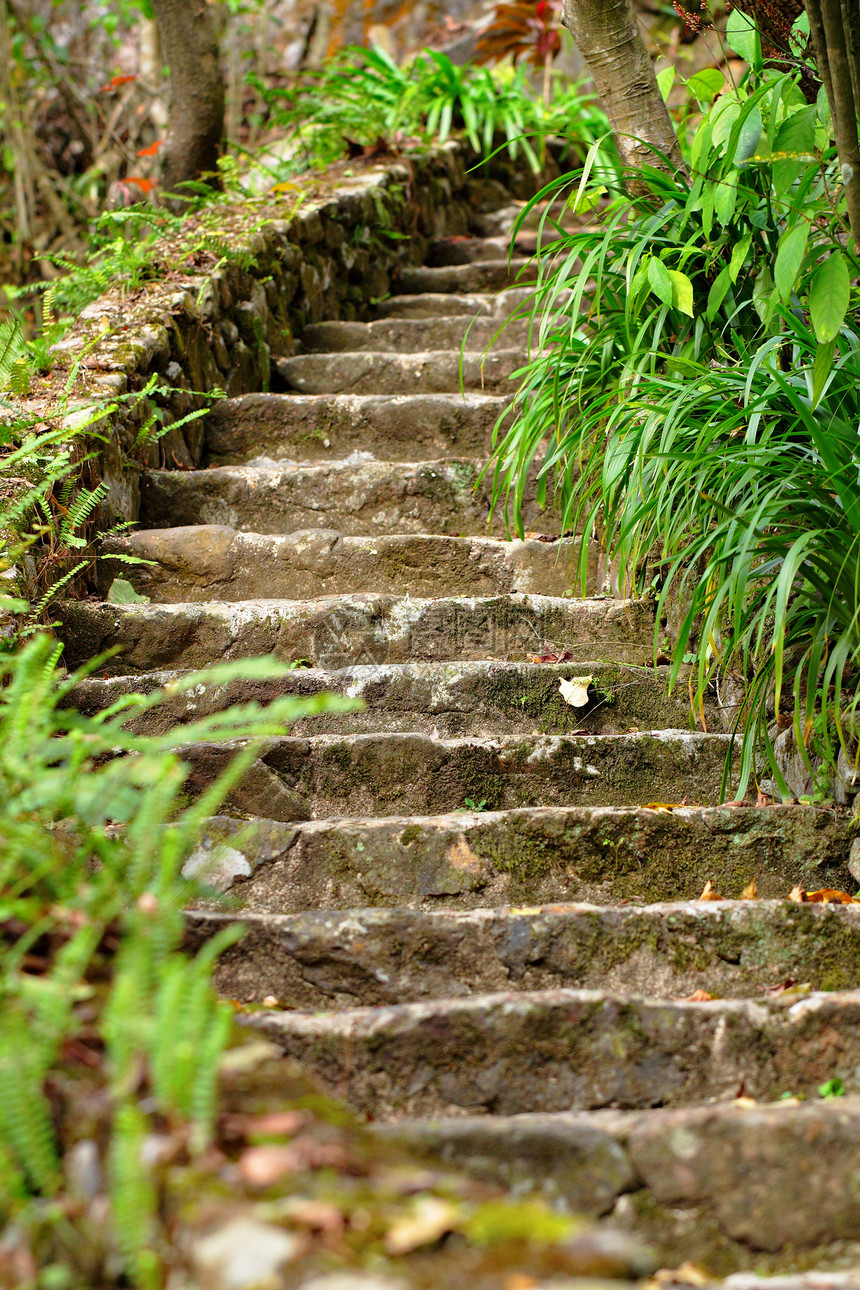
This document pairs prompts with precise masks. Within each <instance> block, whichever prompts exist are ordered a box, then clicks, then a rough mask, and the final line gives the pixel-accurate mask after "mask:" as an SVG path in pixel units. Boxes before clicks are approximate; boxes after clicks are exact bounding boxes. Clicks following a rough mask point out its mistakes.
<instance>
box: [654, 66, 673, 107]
mask: <svg viewBox="0 0 860 1290" xmlns="http://www.w3.org/2000/svg"><path fill="white" fill-rule="evenodd" d="M674 84H675V69H674V67H664V68H663V70H662V72H658V73H657V88H658V89H659V91H660V93H661V94H662V96H663V101H664V102H665V101H666V99H667V98H668V97H669V91H670V90H671V88H672V86H673V85H674Z"/></svg>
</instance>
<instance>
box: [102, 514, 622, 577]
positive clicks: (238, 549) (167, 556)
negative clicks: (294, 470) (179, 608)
mask: <svg viewBox="0 0 860 1290" xmlns="http://www.w3.org/2000/svg"><path fill="white" fill-rule="evenodd" d="M251 496H252V497H253V496H254V494H253V493H252V494H251ZM274 498H275V500H280V494H278V493H275V494H274ZM591 546H592V552H593V559H592V560H591V561H590V563H591V571H590V576H589V581H588V585H587V592H588V594H590V595H595V594H596V593H598V592H599V591H600V590H601V588H602V585H603V581H604V578H603V570H602V568H601V564H600V558H599V556H600V553H599V548H598V547H597V544H596V543H592V544H591ZM578 549H579V543H578V542H576V541H572V540H571V539H565V540H564V541H563V542H557V543H549V542H537V541H531V542H518V541H515V542H500V541H497V540H495V539H494V538H480V537H465V538H460V537H439V536H436V535H431V534H422V535H417V536H415V537H401V536H397V537H390V536H385V537H345V536H344V535H343V534H341V533H338V532H337V531H335V530H333V529H305V530H304V531H301V532H296V533H289V534H285V535H277V534H265V533H241V532H240V533H237V532H236V530H235V529H233V528H227V527H226V526H223V525H219V524H191V525H186V526H184V527H179V528H164V529H147V530H144V531H143V532H140V533H132V534H130V535H128V536H125V537H115V538H109V539H107V540H106V541H105V542H104V543H103V544H102V551H103V552H104V554H105V555H122V556H132V557H135V558H137V559H144V560H154V561H157V562H158V563H157V564H156V565H155V566H146V565H133V566H123V568H122V575H123V577H124V578H125V579H126V580H127V581H129V582H131V583H132V585H133V586H134V587H135V589H136V590H137V591H138V592H140V593H143V594H145V595H147V596H150V597H151V598H153V599H155V600H158V601H160V602H162V603H163V602H165V601H166V602H174V603H175V602H195V601H204V600H253V599H256V598H259V597H270V598H271V597H274V596H282V597H284V598H289V599H293V600H297V599H303V600H304V599H307V600H312V599H313V598H314V597H315V596H329V595H339V594H349V593H350V592H352V591H354V590H355V589H356V588H360V589H361V590H362V591H363V592H370V593H378V594H381V595H396V594H409V595H413V596H422V597H432V596H462V595H467V594H471V595H479V596H492V595H500V594H503V593H505V592H534V593H535V594H537V595H548V596H563V595H565V594H566V595H572V594H575V591H576V589H577V588H576V583H577V576H576V568H575V565H574V561H575V560H576V559H577V558H578ZM117 568H118V566H117V564H116V563H115V562H114V561H113V560H102V561H101V562H100V565H99V577H100V581H101V585H102V590H103V592H104V593H107V590H108V588H109V586H110V584H111V582H112V580H113V578H114V577H115V576H116V572H117Z"/></svg>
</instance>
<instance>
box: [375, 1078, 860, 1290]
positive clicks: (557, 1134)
mask: <svg viewBox="0 0 860 1290" xmlns="http://www.w3.org/2000/svg"><path fill="white" fill-rule="evenodd" d="M377 1132H378V1133H379V1134H380V1136H381V1138H382V1142H381V1144H380V1146H381V1149H382V1151H385V1149H386V1148H387V1147H388V1145H389V1143H390V1142H391V1140H392V1139H394V1140H396V1141H397V1142H400V1143H404V1144H406V1145H408V1146H410V1147H411V1148H412V1149H413V1150H416V1151H418V1152H420V1153H421V1154H422V1155H424V1154H428V1155H432V1157H433V1159H434V1161H435V1162H437V1167H438V1161H439V1160H440V1159H441V1160H442V1161H443V1162H444V1164H445V1165H446V1166H448V1167H455V1168H458V1169H465V1170H466V1171H468V1172H469V1173H471V1174H473V1175H475V1176H477V1177H478V1178H481V1179H484V1180H486V1181H488V1182H494V1183H497V1184H501V1185H502V1186H504V1187H507V1188H509V1189H510V1190H513V1191H514V1192H515V1193H517V1194H520V1195H521V1194H523V1193H525V1192H533V1191H537V1192H538V1193H540V1194H542V1195H543V1196H544V1198H545V1199H546V1200H547V1201H549V1202H550V1203H555V1204H561V1205H563V1206H564V1207H565V1208H567V1207H569V1208H570V1209H572V1210H573V1211H574V1212H576V1213H581V1214H587V1215H591V1216H602V1215H604V1214H612V1218H613V1221H614V1223H615V1224H616V1225H619V1226H622V1227H625V1228H628V1229H629V1228H631V1227H632V1228H634V1229H635V1230H636V1231H637V1233H638V1234H640V1235H641V1236H642V1237H643V1238H644V1239H645V1240H646V1241H647V1242H648V1243H649V1245H651V1246H652V1248H654V1250H655V1253H656V1255H657V1259H658V1261H659V1262H660V1263H662V1264H663V1265H664V1266H666V1267H678V1266H679V1265H680V1264H682V1263H685V1262H690V1263H693V1264H695V1265H696V1266H697V1267H703V1266H704V1267H706V1268H707V1269H709V1270H710V1272H711V1273H712V1274H713V1275H715V1276H716V1275H723V1276H724V1275H728V1274H730V1273H733V1272H735V1270H736V1269H738V1268H748V1267H749V1266H750V1263H751V1262H753V1263H754V1265H755V1267H756V1270H757V1271H758V1272H759V1273H762V1272H764V1271H778V1270H779V1269H780V1268H785V1269H789V1268H792V1267H797V1266H801V1267H810V1266H812V1267H815V1266H816V1259H819V1258H821V1259H822V1261H824V1260H828V1256H829V1261H833V1260H834V1259H835V1260H836V1262H837V1263H838V1264H841V1266H843V1267H844V1266H846V1262H851V1263H853V1264H854V1265H855V1268H856V1264H857V1262H858V1256H860V1247H858V1245H857V1243H858V1242H860V1206H858V1205H857V1200H856V1188H857V1150H856V1143H857V1136H858V1134H860V1098H857V1097H843V1098H838V1099H836V1100H834V1101H823V1100H820V1099H817V1098H816V1099H814V1100H812V1101H809V1102H804V1103H801V1102H796V1101H789V1102H777V1103H755V1102H751V1101H750V1100H744V1101H743V1102H742V1103H740V1104H739V1103H718V1104H716V1105H714V1106H697V1107H673V1108H666V1109H660V1108H655V1109H651V1110H647V1111H592V1112H590V1113H589V1112H586V1113H576V1112H563V1111H562V1112H558V1113H556V1114H549V1115H546V1114H543V1115H542V1114H531V1115H530V1114H524V1115H515V1116H466V1117H463V1118H459V1119H444V1120H436V1121H433V1122H428V1121H407V1122H405V1123H401V1124H398V1125H393V1126H380V1127H379V1129H378V1130H377ZM848 1242H852V1243H854V1245H853V1247H852V1248H851V1250H850V1251H849V1249H848V1248H846V1243H848ZM828 1247H830V1248H829V1249H828ZM856 1285H857V1274H856V1270H855V1272H854V1274H853V1276H852V1274H851V1273H850V1272H847V1273H846V1272H841V1273H830V1274H828V1273H826V1272H816V1273H814V1274H810V1275H809V1276H808V1277H806V1276H802V1275H801V1276H796V1277H784V1278H781V1279H779V1280H773V1281H769V1280H761V1279H759V1278H758V1277H752V1276H749V1277H740V1276H737V1275H735V1276H733V1277H732V1278H731V1281H729V1282H728V1283H727V1284H726V1286H725V1290H830V1288H832V1290H837V1287H839V1288H840V1290H855V1288H856Z"/></svg>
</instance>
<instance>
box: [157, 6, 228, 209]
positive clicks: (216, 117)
mask: <svg viewBox="0 0 860 1290" xmlns="http://www.w3.org/2000/svg"><path fill="white" fill-rule="evenodd" d="M152 7H153V11H154V13H155V21H156V22H157V23H158V31H159V35H160V37H161V47H162V49H163V51H164V56H165V58H166V59H167V63H168V66H169V67H170V112H169V123H170V131H169V136H168V141H167V147H166V148H165V151H164V155H163V159H162V185H163V187H164V190H165V191H166V192H174V191H175V190H176V188H177V186H178V185H179V184H183V183H187V182H188V181H189V180H192V179H201V178H206V179H207V180H208V181H209V182H210V183H213V185H214V186H218V180H217V177H216V176H217V162H218V155H219V152H220V147H221V138H222V135H223V133H224V77H223V75H222V72H221V64H220V62H219V58H218V42H217V39H216V36H215V28H214V26H213V24H212V18H211V15H210V13H209V8H208V5H207V3H206V0H153V3H152Z"/></svg>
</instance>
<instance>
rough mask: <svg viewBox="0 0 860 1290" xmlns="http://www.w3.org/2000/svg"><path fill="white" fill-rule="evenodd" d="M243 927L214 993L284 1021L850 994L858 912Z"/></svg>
mask: <svg viewBox="0 0 860 1290" xmlns="http://www.w3.org/2000/svg"><path fill="white" fill-rule="evenodd" d="M231 918H232V916H231V915H227V914H218V913H211V914H210V913H192V914H189V929H190V933H191V934H192V936H193V937H194V938H195V941H197V940H202V939H203V938H206V937H208V936H210V935H214V934H215V932H216V931H217V930H218V929H219V928H220V927H223V926H224V924H225V922H229V921H230V920H231ZM242 919H243V921H244V923H245V925H246V926H247V927H248V934H247V935H246V936H245V937H244V939H243V940H242V942H241V943H240V944H239V945H234V946H232V947H231V948H230V949H228V950H227V951H226V953H225V954H224V955H222V957H221V958H220V959H219V961H218V965H217V967H216V982H217V985H218V989H219V990H220V992H221V993H222V994H225V995H228V996H229V997H230V998H233V999H240V1000H242V1001H243V1002H246V1003H253V1002H258V1003H259V1002H262V1000H263V999H265V998H266V997H267V996H271V997H273V998H275V999H277V1000H278V1001H279V1004H280V1005H281V1006H283V1007H287V1008H302V1009H326V1008H342V1007H351V1006H354V1005H356V1004H360V1005H381V1004H389V1003H412V1002H415V1001H417V1000H419V999H432V998H445V997H448V998H456V997H458V996H466V995H471V994H481V993H487V992H490V991H494V990H508V989H517V990H546V989H557V988H559V987H575V988H576V989H586V990H598V989H603V990H612V991H615V992H617V993H623V994H636V995H641V996H645V995H649V994H650V995H656V996H658V997H660V998H680V999H683V998H685V997H689V996H690V995H691V994H692V993H693V992H694V991H695V990H705V991H707V993H708V994H711V995H714V996H715V997H725V996H728V995H732V996H734V997H738V998H753V999H754V998H761V997H763V995H764V994H765V992H766V990H767V989H768V988H771V987H774V986H778V985H781V984H782V983H783V982H785V981H786V980H789V979H792V980H802V981H804V982H807V983H809V984H810V985H811V986H812V988H813V989H815V990H850V989H854V988H856V987H857V985H858V982H860V905H811V904H809V905H794V904H791V903H790V902H788V901H784V900H782V901H764V900H744V901H714V902H711V901H701V902H696V903H671V904H656V905H646V906H628V907H625V908H621V909H607V908H603V907H600V906H595V905H549V906H544V907H543V908H525V909H510V908H508V909H477V910H472V911H470V912H460V913H455V912H451V911H446V912H443V913H439V912H436V911H434V912H427V913H425V912H421V911H419V910H408V909H393V910H392V909H351V910H346V911H336V912H333V913H329V912H320V911H316V910H313V911H307V912H304V913H301V914H294V915H271V914H269V915H267V914H256V915H248V914H247V913H246V914H244V915H242Z"/></svg>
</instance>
